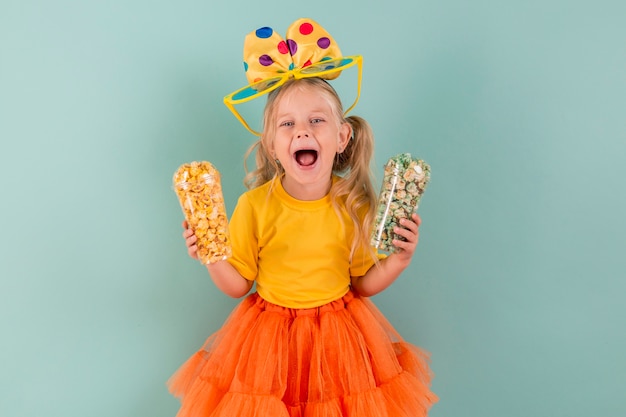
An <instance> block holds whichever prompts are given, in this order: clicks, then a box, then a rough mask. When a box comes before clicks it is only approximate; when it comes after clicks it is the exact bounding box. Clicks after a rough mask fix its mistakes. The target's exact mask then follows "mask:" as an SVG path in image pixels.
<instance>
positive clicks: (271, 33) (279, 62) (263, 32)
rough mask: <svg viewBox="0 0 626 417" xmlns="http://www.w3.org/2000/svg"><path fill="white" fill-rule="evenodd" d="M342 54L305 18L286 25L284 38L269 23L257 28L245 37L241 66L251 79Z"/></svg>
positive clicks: (270, 75) (323, 31) (254, 79)
mask: <svg viewBox="0 0 626 417" xmlns="http://www.w3.org/2000/svg"><path fill="white" fill-rule="evenodd" d="M341 56H342V55H341V51H340V49H339V47H338V46H337V44H336V43H335V41H334V40H333V38H332V37H331V36H330V34H329V33H328V32H326V30H325V29H324V28H323V27H322V26H320V25H319V24H318V23H317V22H315V21H313V20H311V19H307V18H302V19H298V20H296V21H295V22H293V23H292V24H291V25H290V26H289V28H288V29H287V36H286V40H285V39H283V38H282V37H281V36H280V35H279V34H278V33H277V32H276V31H275V30H273V29H272V28H270V27H262V28H259V29H257V30H255V31H253V32H251V33H249V34H248V35H247V36H246V38H245V40H244V56H243V59H244V68H245V70H246V77H247V78H248V81H249V82H250V83H252V82H255V81H258V80H263V79H267V78H269V77H273V76H276V74H279V73H284V72H287V71H290V70H293V69H297V68H304V67H306V66H309V65H311V64H314V63H318V62H320V61H322V60H328V59H334V58H340V57H341ZM338 75H339V74H338V73H337V74H332V75H329V77H328V78H329V79H330V78H335V77H336V76H338Z"/></svg>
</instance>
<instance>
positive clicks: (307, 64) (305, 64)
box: [302, 59, 311, 68]
mask: <svg viewBox="0 0 626 417" xmlns="http://www.w3.org/2000/svg"><path fill="white" fill-rule="evenodd" d="M309 65H311V60H310V59H309V60H308V61H307V62H305V63H304V65H303V66H302V68H304V67H308V66H309Z"/></svg>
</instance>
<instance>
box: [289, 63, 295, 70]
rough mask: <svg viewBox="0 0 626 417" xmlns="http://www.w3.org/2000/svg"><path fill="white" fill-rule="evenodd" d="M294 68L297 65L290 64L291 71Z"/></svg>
mask: <svg viewBox="0 0 626 417" xmlns="http://www.w3.org/2000/svg"><path fill="white" fill-rule="evenodd" d="M294 67H295V65H294V63H293V62H292V63H291V64H289V71H291V70H292V69H293V68H294Z"/></svg>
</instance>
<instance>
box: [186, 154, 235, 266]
mask: <svg viewBox="0 0 626 417" xmlns="http://www.w3.org/2000/svg"><path fill="white" fill-rule="evenodd" d="M173 182H174V191H175V192H176V195H177V196H178V201H179V202H180V206H181V207H182V210H183V213H184V215H185V219H186V220H187V223H188V224H189V227H190V228H191V229H192V230H193V231H194V233H195V234H196V237H197V238H198V242H197V246H198V259H199V260H200V262H202V263H203V264H208V263H213V262H217V261H220V260H224V259H227V258H229V257H230V256H231V255H232V249H231V245H230V235H229V232H228V218H227V217H226V208H225V204H224V197H223V195H222V186H221V183H220V173H219V172H218V171H217V169H215V168H214V167H213V165H211V163H209V162H206V161H201V162H196V161H194V162H190V163H186V164H183V165H181V166H180V167H179V168H178V170H176V172H175V173H174V178H173Z"/></svg>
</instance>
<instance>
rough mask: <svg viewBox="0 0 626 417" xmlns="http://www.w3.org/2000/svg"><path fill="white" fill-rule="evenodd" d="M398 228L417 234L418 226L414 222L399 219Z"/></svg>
mask: <svg viewBox="0 0 626 417" xmlns="http://www.w3.org/2000/svg"><path fill="white" fill-rule="evenodd" d="M400 226H402V227H403V228H404V229H407V230H410V231H411V232H412V233H417V229H418V227H419V226H418V224H417V223H416V222H415V221H412V220H409V219H400Z"/></svg>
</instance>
